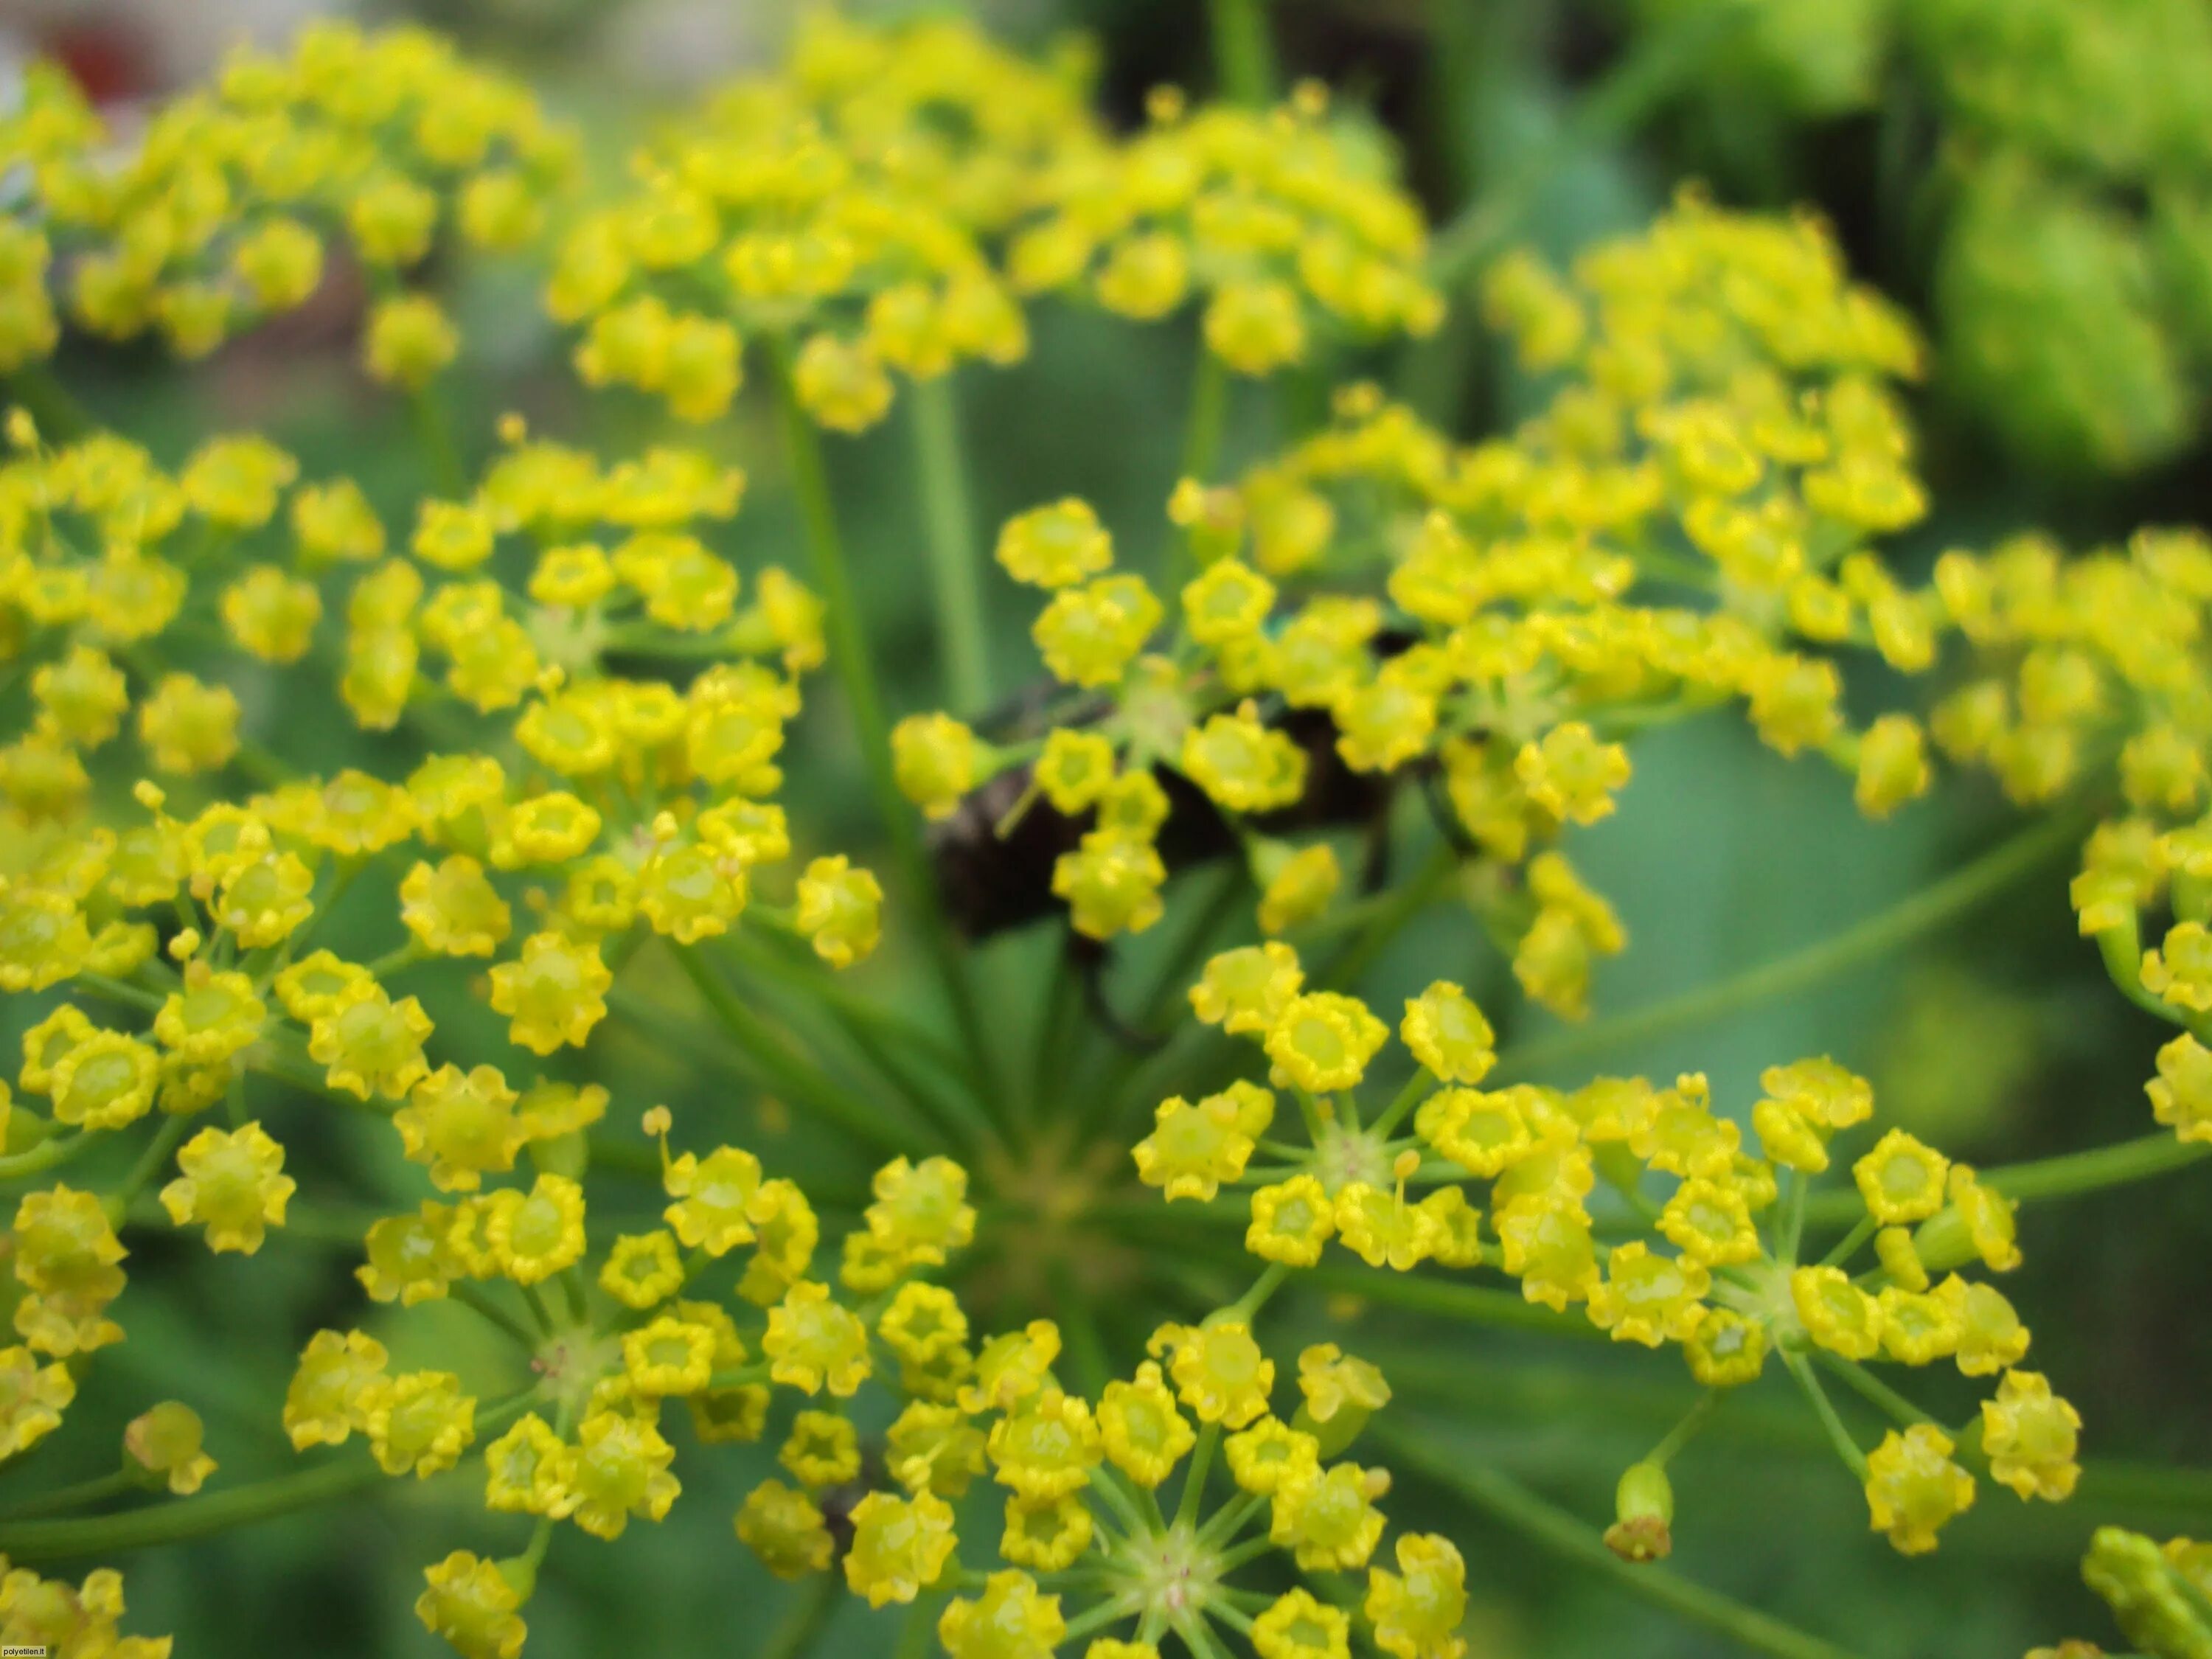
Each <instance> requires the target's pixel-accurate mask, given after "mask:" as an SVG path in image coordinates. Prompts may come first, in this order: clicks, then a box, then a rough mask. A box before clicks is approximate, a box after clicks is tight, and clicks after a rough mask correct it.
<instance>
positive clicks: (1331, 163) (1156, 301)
mask: <svg viewBox="0 0 2212 1659" xmlns="http://www.w3.org/2000/svg"><path fill="white" fill-rule="evenodd" d="M1150 112H1151V121H1150V123H1149V125H1147V126H1146V128H1145V130H1144V131H1141V132H1139V133H1137V134H1135V135H1134V136H1133V137H1131V138H1129V139H1128V140H1127V143H1122V144H1120V145H1115V146H1110V147H1109V146H1091V147H1086V148H1085V149H1079V150H1075V151H1073V153H1071V154H1070V155H1068V156H1067V157H1066V160H1065V161H1064V162H1063V163H1062V165H1061V166H1060V167H1059V168H1058V169H1057V170H1056V172H1055V173H1054V176H1053V177H1052V178H1051V179H1050V180H1049V191H1048V197H1047V199H1046V201H1045V202H1044V203H1043V204H1042V206H1043V207H1044V209H1045V211H1044V212H1043V213H1042V216H1041V217H1040V218H1039V219H1038V220H1037V221H1036V222H1034V223H1031V224H1029V225H1026V226H1024V228H1022V229H1021V231H1020V233H1019V234H1018V235H1017V236H1016V237H1015V239H1014V241H1013V244H1012V247H1011V249H1010V250H1009V252H1008V255H1007V270H1008V273H1009V275H1010V276H1011V277H1012V281H1013V283H1014V285H1015V286H1016V287H1017V288H1018V289H1020V290H1021V291H1022V292H1024V293H1025V294H1040V293H1046V292H1052V291H1057V290H1062V289H1079V290H1082V291H1085V292H1086V293H1088V294H1089V295H1091V296H1092V297H1093V298H1095V299H1096V300H1097V302H1098V304H1100V305H1101V306H1103V307H1105V308H1106V309H1107V310H1109V311H1110V312H1114V313H1118V314H1119V315H1121V316H1124V317H1129V318H1133V319H1139V320H1146V321H1148V320H1151V319H1156V318H1161V317H1165V316H1168V315H1170V313H1174V312H1176V311H1178V310H1180V309H1181V308H1182V307H1183V305H1184V304H1185V303H1186V302H1188V301H1193V300H1199V301H1203V303H1204V307H1205V313H1204V320H1203V331H1204V337H1205V342H1206V349H1207V351H1208V352H1209V353H1210V354H1211V355H1212V356H1213V357H1214V358H1216V359H1218V360H1219V361H1220V362H1222V363H1225V364H1226V365H1227V366H1228V367H1229V368H1232V369H1235V370H1236V371H1237V372H1238V373H1240V374H1249V375H1259V376H1264V375H1267V374H1273V373H1274V372H1275V371H1276V370H1278V369H1280V368H1285V367H1287V366H1289V365H1291V364H1294V363H1299V362H1307V361H1309V360H1310V358H1311V357H1312V356H1313V355H1314V354H1315V352H1316V350H1317V349H1319V347H1320V345H1321V343H1322V342H1323V341H1326V340H1328V339H1329V338H1331V337H1339V338H1345V337H1348V338H1352V339H1375V338H1380V337H1389V336H1392V335H1411V336H1414V337H1420V336H1425V335H1427V334H1430V333H1432V332H1433V331H1435V330H1436V328H1437V325H1439V324H1440V323H1441V322H1442V321H1443V311H1444V307H1443V297H1442V296H1441V295H1439V294H1438V293H1437V291H1436V290H1435V289H1433V288H1431V286H1430V285H1429V283H1428V281H1427V279H1426V276H1425V271H1424V270H1423V261H1424V259H1425V255H1426V251H1427V240H1428V237H1427V231H1426V228H1425V226H1424V225H1423V223H1422V221H1421V214H1420V210H1419V208H1418V207H1417V206H1416V205H1415V204H1414V203H1413V200H1412V198H1411V197H1408V196H1407V195H1406V194H1405V192H1404V191H1402V190H1401V189H1400V187H1399V186H1398V185H1397V182H1396V181H1395V179H1393V178H1392V177H1391V176H1390V175H1389V172H1388V171H1387V168H1386V167H1385V166H1384V165H1383V158H1384V157H1385V156H1386V155H1387V154H1388V151H1387V149H1386V148H1385V147H1384V146H1383V145H1382V144H1380V143H1376V142H1375V141H1374V136H1373V135H1372V134H1371V133H1368V132H1364V131H1360V130H1359V128H1358V123H1357V122H1356V121H1354V120H1344V121H1341V122H1340V121H1336V120H1332V119H1331V118H1330V116H1329V112H1328V94H1327V92H1326V90H1325V89H1324V88H1322V87H1321V86H1319V85H1318V84H1317V83H1307V84H1306V85H1304V86H1302V87H1300V88H1299V89H1298V92H1297V95H1296V97H1295V98H1294V99H1293V100H1291V103H1290V104H1288V105H1286V106H1285V107H1283V108H1281V109H1279V110H1275V111H1273V112H1261V111H1255V110H1247V109H1240V108H1237V107H1234V106H1208V107H1206V108H1203V109H1200V110H1196V111H1191V110H1188V109H1186V107H1185V106H1184V101H1183V100H1182V97H1181V96H1180V95H1179V94H1176V93H1175V92H1173V91H1172V90H1162V91H1160V92H1157V93H1155V94H1153V97H1152V102H1151V106H1150Z"/></svg>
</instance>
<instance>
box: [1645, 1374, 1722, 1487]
mask: <svg viewBox="0 0 2212 1659" xmlns="http://www.w3.org/2000/svg"><path fill="white" fill-rule="evenodd" d="M1722 1398H1723V1390H1721V1389H1706V1390H1705V1392H1704V1393H1703V1394H1701V1395H1699V1396H1698V1403H1697V1404H1696V1405H1694V1406H1692V1407H1690V1409H1689V1410H1687V1411H1686V1412H1684V1413H1682V1415H1681V1418H1680V1420H1679V1421H1678V1422H1676V1423H1675V1425H1674V1427H1673V1428H1671V1429H1669V1430H1668V1431H1667V1435H1666V1437H1665V1438H1664V1439H1662V1441H1660V1443H1658V1444H1657V1445H1656V1446H1654V1447H1653V1448H1652V1449H1650V1451H1648V1452H1646V1453H1644V1462H1647V1463H1656V1464H1657V1465H1658V1466H1659V1467H1660V1468H1662V1469H1663V1468H1666V1467H1667V1465H1668V1464H1669V1463H1670V1462H1674V1454H1675V1453H1676V1452H1678V1451H1680V1450H1681V1449H1682V1448H1683V1447H1685V1446H1686V1445H1688V1444H1689V1443H1690V1438H1691V1437H1692V1435H1694V1434H1696V1433H1697V1431H1699V1429H1702V1428H1703V1427H1705V1419H1707V1418H1709V1417H1711V1415H1712V1414H1713V1412H1714V1411H1715V1409H1716V1408H1717V1407H1718V1406H1719V1405H1720V1403H1721V1400H1722Z"/></svg>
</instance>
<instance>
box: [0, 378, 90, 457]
mask: <svg viewBox="0 0 2212 1659" xmlns="http://www.w3.org/2000/svg"><path fill="white" fill-rule="evenodd" d="M4 386H5V391H6V400H7V401H8V402H9V403H10V404H14V405H15V407H16V408H18V409H21V410H24V411H25V412H26V413H27V414H28V415H29V416H30V417H31V419H32V421H33V422H35V423H36V425H37V426H38V428H39V436H40V439H41V440H42V441H45V442H46V443H50V444H53V443H61V444H66V443H74V442H75V441H76V440H77V439H79V438H82V437H83V436H84V435H86V434H87V433H88V432H91V431H92V430H94V428H96V427H97V426H98V425H99V422H97V421H95V420H94V418H93V416H92V415H91V413H90V412H89V411H88V410H86V408H85V407H84V405H83V404H80V403H79V402H77V400H76V397H75V396H74V395H73V394H72V393H71V392H70V391H69V389H68V388H67V387H66V386H63V385H62V383H61V382H60V381H59V380H57V379H55V378H54V373H53V371H52V369H50V368H47V367H46V365H45V364H44V363H19V364H17V365H16V367H15V368H14V369H12V370H10V371H9V374H8V378H7V380H6V381H5V382H4Z"/></svg>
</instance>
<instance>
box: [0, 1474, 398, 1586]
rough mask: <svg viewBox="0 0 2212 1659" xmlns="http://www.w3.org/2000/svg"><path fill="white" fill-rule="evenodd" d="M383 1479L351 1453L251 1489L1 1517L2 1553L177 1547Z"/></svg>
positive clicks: (29, 1556)
mask: <svg viewBox="0 0 2212 1659" xmlns="http://www.w3.org/2000/svg"><path fill="white" fill-rule="evenodd" d="M383 1479H385V1474H384V1472H383V1470H381V1469H380V1468H378V1467H377V1466H376V1465H375V1463H374V1462H371V1461H370V1460H368V1458H362V1459H359V1460H355V1459H351V1458H349V1459H347V1460H345V1461H344V1462H334V1463H325V1464H324V1465H323V1466H322V1467H321V1468H313V1469H302V1470H301V1471H299V1472H298V1473H297V1474H282V1475H278V1476H276V1477H275V1478H274V1479H273V1480H258V1481H255V1482H254V1483H253V1484H252V1485H251V1486H234V1487H232V1488H231V1489H230V1490H229V1491H228V1492H210V1493H207V1494H205V1495H204V1496H201V1497H197V1498H175V1499H173V1500H171V1501H170V1502H167V1503H164V1504H149V1505H148V1506H147V1507H146V1508H144V1509H137V1510H128V1511H126V1512H125V1513H124V1514H121V1515H100V1516H71V1517H70V1518H69V1519H67V1520H57V1521H26V1522H21V1523H20V1524H19V1523H17V1522H12V1521H9V1522H0V1554H4V1555H6V1556H7V1558H8V1559H9V1560H11V1561H16V1562H30V1561H36V1562H46V1561H59V1560H64V1559H69V1558H70V1557H73V1556H82V1555H100V1556H108V1555H113V1554H117V1553H120V1552H122V1551H124V1550H131V1549H143V1548H146V1547H149V1546H151V1545H155V1544H178V1543H182V1542H184V1541H185V1540H187V1539H191V1538H204V1537H206V1536H208V1535H209V1534H210V1533H218V1532H225V1531H228V1530H229V1529H230V1528H233V1527H242V1526H246V1525H248V1524H249V1523H251V1522H256V1521H266V1520H270V1519H272V1518H274V1517H275V1516H280V1515H289V1514H291V1513H292V1512H293V1511H294V1510H303V1509H307V1508H309V1507H311V1506H313V1505H314V1504H326V1503H329V1502H331V1500H332V1499H334V1498H348V1497H350V1496H352V1495H353V1494H354V1493H356V1492H361V1491H363V1490H365V1489H366V1488H368V1487H369V1486H374V1485H375V1484H376V1483H377V1482H378V1481H380V1480H383Z"/></svg>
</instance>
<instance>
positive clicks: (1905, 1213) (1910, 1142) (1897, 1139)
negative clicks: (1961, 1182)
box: [1851, 1129, 1951, 1225]
mask: <svg viewBox="0 0 2212 1659" xmlns="http://www.w3.org/2000/svg"><path fill="white" fill-rule="evenodd" d="M1950 1165H1951V1161H1950V1160H1949V1159H1948V1158H1945V1157H1944V1156H1943V1155H1942V1153H1941V1152H1936V1151H1935V1150H1934V1149H1933V1148H1932V1147H1929V1146H1923V1145H1922V1144H1921V1143H1920V1142H1919V1141H1918V1140H1917V1139H1914V1138H1913V1137H1912V1136H1911V1135H1909V1134H1907V1133H1905V1131H1904V1130H1902V1129H1892V1130H1891V1131H1890V1132H1889V1133H1887V1134H1886V1135H1884V1136H1883V1137H1882V1138H1881V1140H1880V1141H1879V1142H1877V1143H1876V1144H1875V1149H1874V1150H1873V1151H1872V1152H1869V1153H1868V1154H1867V1155H1866V1156H1865V1157H1864V1158H1861V1159H1860V1160H1859V1161H1858V1162H1857V1164H1853V1165H1852V1166H1851V1176H1852V1178H1853V1179H1854V1180H1856V1181H1857V1182H1858V1187H1859V1193H1860V1195H1861V1196H1863V1198H1864V1199H1865V1200H1866V1206H1867V1212H1868V1213H1869V1214H1870V1215H1872V1216H1873V1217H1874V1218H1875V1220H1877V1221H1880V1222H1882V1223H1884V1224H1886V1225H1894V1224H1897V1223H1899V1222H1907V1221H1924V1220H1926V1219H1927V1218H1929V1216H1931V1215H1934V1214H1935V1213H1936V1211H1938V1210H1940V1209H1941V1208H1942V1207H1943V1182H1944V1178H1945V1176H1947V1175H1948V1173H1949V1170H1950Z"/></svg>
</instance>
